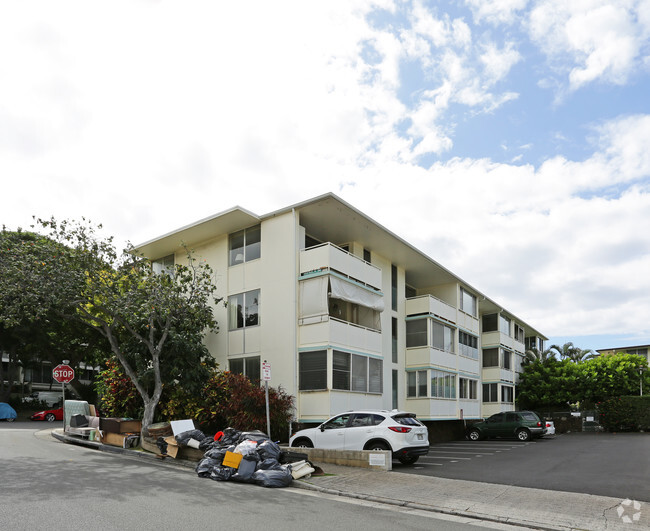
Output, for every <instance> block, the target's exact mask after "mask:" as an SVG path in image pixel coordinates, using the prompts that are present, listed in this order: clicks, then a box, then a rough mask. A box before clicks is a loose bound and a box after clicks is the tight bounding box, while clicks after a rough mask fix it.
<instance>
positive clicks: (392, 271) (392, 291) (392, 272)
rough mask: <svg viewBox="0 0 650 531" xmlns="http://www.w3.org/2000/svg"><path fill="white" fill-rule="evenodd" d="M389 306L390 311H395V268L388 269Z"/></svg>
mask: <svg viewBox="0 0 650 531" xmlns="http://www.w3.org/2000/svg"><path fill="white" fill-rule="evenodd" d="M390 295H391V297H390V305H391V309H393V310H395V311H397V266H395V265H392V266H391V268H390Z"/></svg>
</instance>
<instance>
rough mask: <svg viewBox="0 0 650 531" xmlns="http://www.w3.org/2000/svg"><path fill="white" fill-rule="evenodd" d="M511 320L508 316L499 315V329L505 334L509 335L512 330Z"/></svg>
mask: <svg viewBox="0 0 650 531" xmlns="http://www.w3.org/2000/svg"><path fill="white" fill-rule="evenodd" d="M511 327H512V321H511V320H510V317H506V316H505V315H499V331H500V332H501V333H502V334H505V335H506V336H510V335H511V332H512V328H511Z"/></svg>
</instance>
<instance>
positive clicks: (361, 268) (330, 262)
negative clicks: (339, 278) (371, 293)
mask: <svg viewBox="0 0 650 531" xmlns="http://www.w3.org/2000/svg"><path fill="white" fill-rule="evenodd" d="M327 270H330V271H336V272H338V273H341V274H342V275H345V276H347V277H349V278H351V279H354V280H356V281H358V282H361V283H362V284H366V285H368V286H371V287H373V288H376V289H381V269H379V268H378V267H377V266H374V265H372V264H370V263H368V262H366V261H365V260H362V259H361V258H359V257H358V256H354V255H353V254H351V253H348V252H347V251H344V250H343V249H341V248H340V247H337V246H336V245H334V244H332V243H323V244H321V245H317V246H316V247H310V248H309V249H304V250H302V251H300V275H306V274H308V273H311V272H318V271H327Z"/></svg>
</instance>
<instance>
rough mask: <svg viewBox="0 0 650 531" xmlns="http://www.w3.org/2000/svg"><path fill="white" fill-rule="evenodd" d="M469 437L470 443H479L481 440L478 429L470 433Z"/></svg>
mask: <svg viewBox="0 0 650 531" xmlns="http://www.w3.org/2000/svg"><path fill="white" fill-rule="evenodd" d="M467 437H468V438H469V440H470V441H478V440H479V439H480V438H481V432H480V431H478V430H476V429H474V430H470V432H469V433H468V434H467Z"/></svg>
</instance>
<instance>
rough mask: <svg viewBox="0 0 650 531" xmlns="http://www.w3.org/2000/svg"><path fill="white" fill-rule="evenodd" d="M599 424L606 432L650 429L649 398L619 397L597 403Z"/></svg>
mask: <svg viewBox="0 0 650 531" xmlns="http://www.w3.org/2000/svg"><path fill="white" fill-rule="evenodd" d="M597 406H598V415H599V419H600V424H601V425H602V426H603V427H604V428H605V429H606V430H608V431H617V430H625V429H629V430H648V429H650V396H620V397H613V398H609V399H607V400H604V401H602V402H598V404H597Z"/></svg>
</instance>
